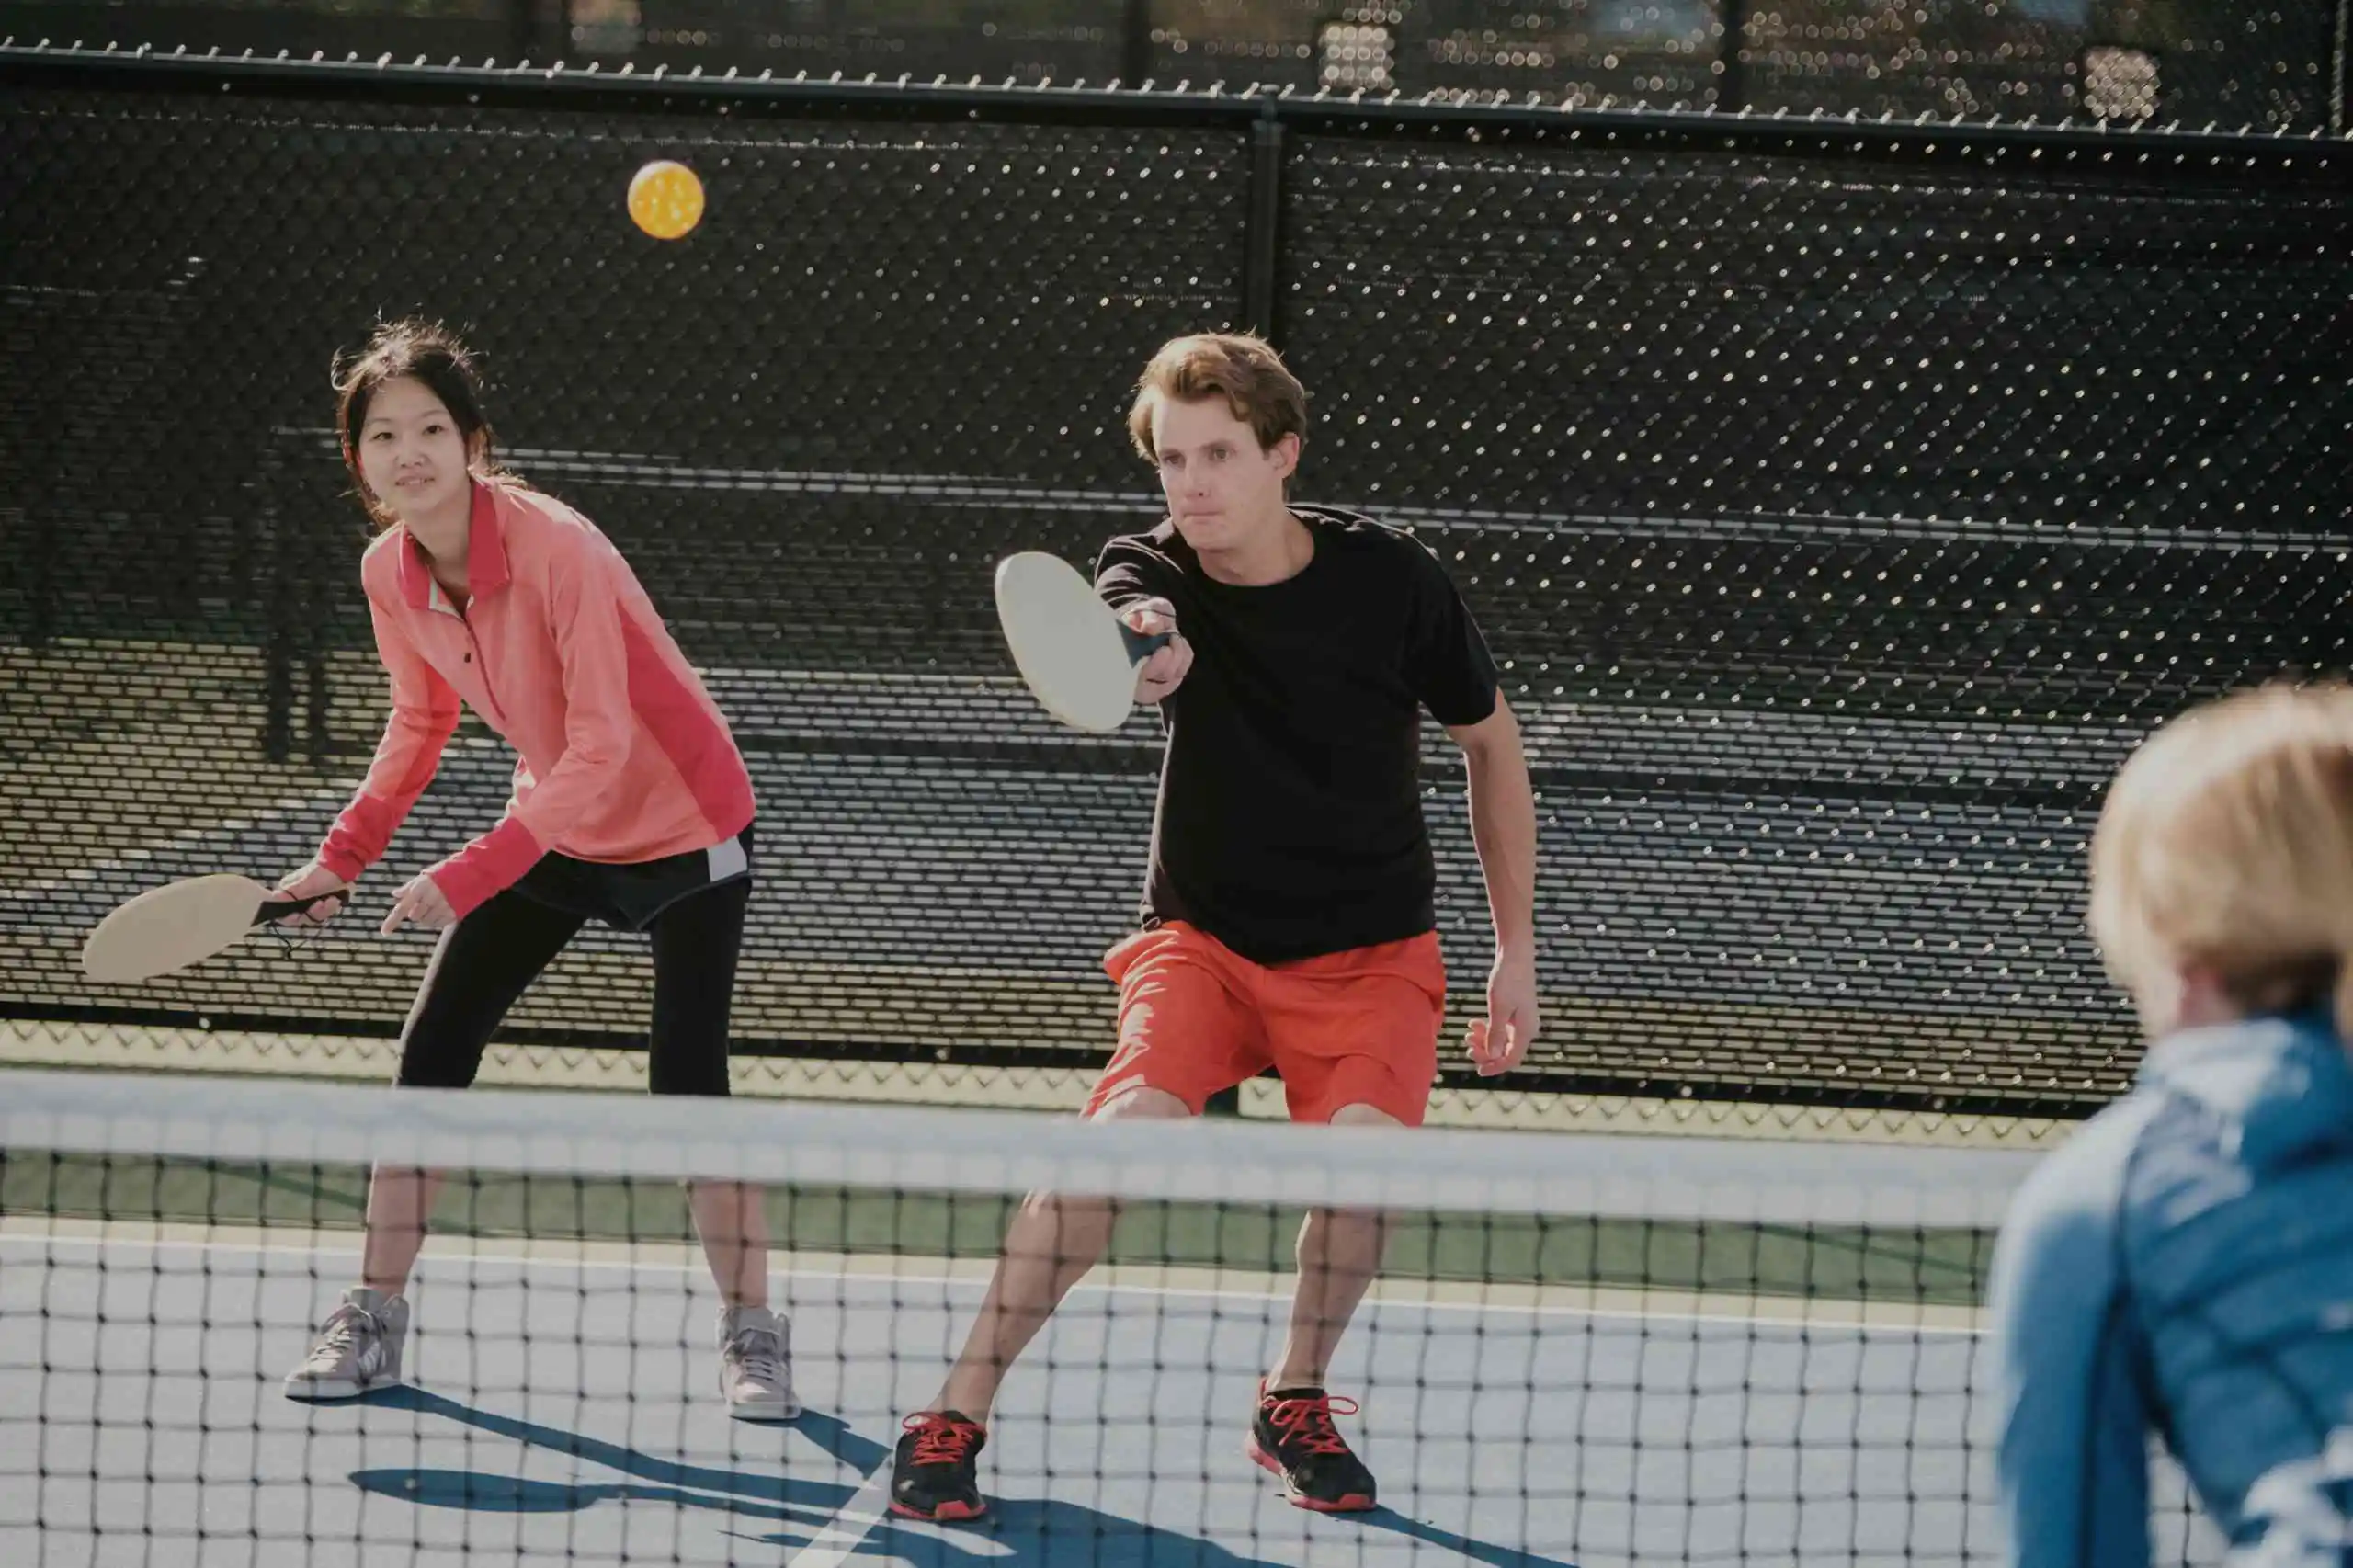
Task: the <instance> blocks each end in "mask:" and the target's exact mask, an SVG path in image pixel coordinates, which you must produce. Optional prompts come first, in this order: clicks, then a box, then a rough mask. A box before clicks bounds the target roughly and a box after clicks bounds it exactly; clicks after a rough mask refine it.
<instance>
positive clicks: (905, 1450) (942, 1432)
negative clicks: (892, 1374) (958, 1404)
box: [891, 1410, 989, 1519]
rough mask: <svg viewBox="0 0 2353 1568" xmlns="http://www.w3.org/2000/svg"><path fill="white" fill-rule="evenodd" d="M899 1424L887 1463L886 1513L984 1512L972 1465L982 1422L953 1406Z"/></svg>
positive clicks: (984, 1438) (942, 1515) (944, 1515)
mask: <svg viewBox="0 0 2353 1568" xmlns="http://www.w3.org/2000/svg"><path fill="white" fill-rule="evenodd" d="M904 1426H905V1435H904V1437H900V1439H899V1451H898V1457H897V1458H896V1459H895V1460H892V1465H891V1512H892V1513H894V1514H897V1515H900V1516H902V1517H905V1518H910V1519H977V1518H979V1517H981V1516H982V1515H983V1514H985V1513H987V1512H988V1511H989V1506H988V1505H987V1504H986V1503H984V1502H983V1501H982V1500H981V1481H980V1476H979V1473H978V1469H977V1467H978V1462H979V1460H980V1454H981V1449H982V1447H983V1445H985V1444H986V1443H987V1442H988V1440H989V1436H988V1433H987V1431H986V1430H985V1429H984V1428H983V1426H981V1424H980V1423H979V1422H977V1421H972V1420H967V1419H966V1418H965V1417H963V1416H961V1415H958V1414H957V1413H956V1412H955V1411H952V1410H926V1411H924V1412H923V1413H921V1414H920V1415H910V1416H908V1417H907V1419H906V1421H905V1422H904Z"/></svg>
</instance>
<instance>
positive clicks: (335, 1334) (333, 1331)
mask: <svg viewBox="0 0 2353 1568" xmlns="http://www.w3.org/2000/svg"><path fill="white" fill-rule="evenodd" d="M382 1333H383V1326H382V1325H381V1324H379V1323H378V1322H377V1321H376V1314H375V1313H373V1312H369V1310H368V1309H367V1308H365V1307H355V1306H353V1305H352V1304H351V1303H350V1302H348V1301H347V1302H345V1303H344V1304H343V1305H342V1306H339V1307H337V1308H335V1311H334V1312H330V1313H328V1314H327V1321H326V1322H325V1323H324V1324H322V1325H320V1329H319V1347H318V1348H317V1349H316V1350H313V1352H312V1353H311V1359H312V1360H313V1361H316V1362H331V1361H333V1360H335V1359H337V1358H340V1357H341V1356H342V1354H343V1353H344V1352H345V1351H347V1350H348V1349H350V1348H351V1346H353V1345H354V1344H355V1343H357V1342H358V1340H359V1339H360V1338H361V1337H363V1335H381V1334H382Z"/></svg>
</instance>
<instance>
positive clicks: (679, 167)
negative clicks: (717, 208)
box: [629, 158, 702, 240]
mask: <svg viewBox="0 0 2353 1568" xmlns="http://www.w3.org/2000/svg"><path fill="white" fill-rule="evenodd" d="M629 215H630V219H631V222H634V223H636V225H637V226H638V227H639V228H641V229H642V230H644V231H645V232H646V233H649V234H652V235H653V236H654V238H655V239H657V240H675V239H678V238H680V237H681V236H683V235H684V234H686V233H688V231H690V230H691V229H693V228H694V226H695V225H696V224H697V223H699V222H702V181H701V180H699V179H698V178H696V177H695V172H694V170H692V169H690V168H688V167H687V165H684V164H679V163H673V162H671V161H670V160H669V159H667V158H662V159H657V160H656V161H655V162H654V163H651V164H648V165H645V166H644V167H643V168H642V169H640V170H638V171H637V173H636V175H635V176H633V177H632V178H631V180H630V182H629Z"/></svg>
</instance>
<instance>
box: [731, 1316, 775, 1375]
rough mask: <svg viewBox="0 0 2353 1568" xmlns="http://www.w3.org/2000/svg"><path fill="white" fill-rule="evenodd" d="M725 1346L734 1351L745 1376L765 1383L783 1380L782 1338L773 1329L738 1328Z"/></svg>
mask: <svg viewBox="0 0 2353 1568" xmlns="http://www.w3.org/2000/svg"><path fill="white" fill-rule="evenodd" d="M727 1348H728V1349H729V1350H731V1351H733V1353H734V1356H735V1359H736V1362H737V1364H738V1365H740V1366H741V1367H742V1368H743V1369H744V1372H745V1376H747V1377H751V1378H756V1379H757V1380H759V1381H762V1382H767V1383H773V1382H779V1381H783V1377H784V1340H783V1337H782V1336H781V1335H779V1334H777V1332H776V1331H775V1330H773V1329H767V1328H739V1329H737V1330H736V1331H735V1334H734V1336H733V1338H731V1339H729V1340H728V1342H727Z"/></svg>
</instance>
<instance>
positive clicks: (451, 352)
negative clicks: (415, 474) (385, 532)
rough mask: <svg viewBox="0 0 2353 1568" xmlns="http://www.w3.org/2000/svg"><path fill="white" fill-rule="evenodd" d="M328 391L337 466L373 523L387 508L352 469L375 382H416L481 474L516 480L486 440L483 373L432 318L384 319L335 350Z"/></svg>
mask: <svg viewBox="0 0 2353 1568" xmlns="http://www.w3.org/2000/svg"><path fill="white" fill-rule="evenodd" d="M332 375H333V378H334V384H335V398H336V403H335V433H336V435H337V436H338V437H340V438H341V439H342V442H343V466H344V467H345V468H346V469H347V470H349V471H350V473H351V483H353V485H355V486H356V487H357V492H356V493H357V494H358V497H359V504H360V505H361V506H365V507H367V508H368V515H369V517H372V518H374V519H375V522H376V526H377V527H378V528H389V527H391V526H392V521H393V518H392V515H391V514H390V513H389V512H387V511H386V510H385V508H384V507H383V506H381V505H380V504H379V503H378V502H377V500H376V498H375V497H374V496H373V495H371V494H369V492H368V482H367V481H366V480H365V479H364V478H362V477H361V476H360V472H359V432H360V430H361V429H362V428H363V427H364V426H366V425H367V423H368V405H369V403H372V402H374V401H375V397H376V389H377V388H379V387H381V386H382V385H383V384H384V383H385V382H386V381H392V380H395V379H396V378H399V377H402V376H406V377H408V378H410V379H411V380H413V381H421V382H423V383H424V384H425V386H426V388H427V389H428V390H429V391H430V392H432V393H433V395H434V396H435V397H438V398H439V399H440V400H441V406H442V407H444V408H446V409H448V410H449V416H450V418H452V419H454V420H456V421H457V423H458V434H459V435H460V436H461V437H464V438H465V443H466V456H467V462H468V464H469V466H470V467H471V468H472V470H473V472H474V474H475V475H476V476H477V477H478V478H482V479H498V480H504V481H506V482H507V483H517V482H516V481H515V479H514V476H513V475H511V474H509V473H507V472H505V471H504V470H502V469H501V468H500V467H499V466H498V460H497V458H496V456H495V453H494V447H493V444H492V433H491V428H490V416H489V415H486V414H484V413H483V398H482V375H481V372H480V371H478V370H477V369H475V368H474V357H473V355H472V353H471V352H470V351H469V350H468V349H467V347H466V346H465V345H464V344H463V343H461V342H460V341H459V339H458V335H457V334H456V333H453V332H451V331H450V330H449V328H448V327H445V326H443V325H441V324H439V323H438V322H427V321H418V320H416V319H415V318H411V319H408V320H405V321H394V322H385V323H383V324H381V325H380V326H378V327H377V328H376V330H375V331H374V332H373V333H371V334H369V338H368V342H367V346H366V347H362V348H361V349H359V350H358V352H357V353H338V354H336V355H335V364H334V367H333V369H332Z"/></svg>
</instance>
